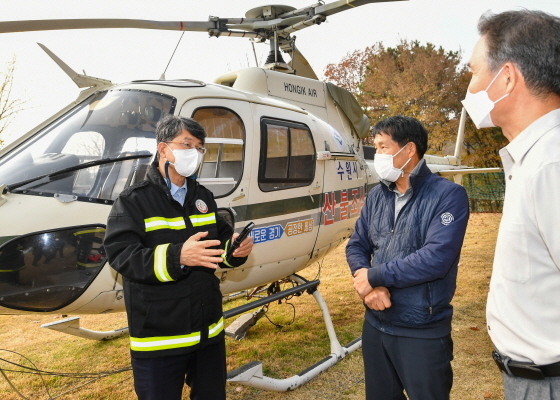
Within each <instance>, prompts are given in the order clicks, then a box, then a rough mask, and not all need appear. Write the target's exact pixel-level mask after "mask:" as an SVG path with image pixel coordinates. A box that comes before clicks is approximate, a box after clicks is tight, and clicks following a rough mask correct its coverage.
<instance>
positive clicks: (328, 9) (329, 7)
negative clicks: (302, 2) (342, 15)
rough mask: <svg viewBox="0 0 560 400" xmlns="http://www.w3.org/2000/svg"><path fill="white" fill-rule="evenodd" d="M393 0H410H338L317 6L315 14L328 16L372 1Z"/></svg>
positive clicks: (388, 0)
mask: <svg viewBox="0 0 560 400" xmlns="http://www.w3.org/2000/svg"><path fill="white" fill-rule="evenodd" d="M392 1H408V0H338V1H333V2H332V3H328V4H323V5H321V6H319V7H315V14H322V15H324V16H326V17H328V16H329V15H333V14H337V13H339V12H342V11H346V10H350V9H352V8H355V7H359V6H363V5H364V4H370V3H388V2H392Z"/></svg>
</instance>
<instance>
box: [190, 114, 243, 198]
mask: <svg viewBox="0 0 560 400" xmlns="http://www.w3.org/2000/svg"><path fill="white" fill-rule="evenodd" d="M193 119H195V120H196V121H198V122H199V123H200V124H201V125H202V126H203V127H204V130H205V131H206V134H207V137H206V142H205V145H204V146H205V147H206V149H207V151H206V154H205V155H204V163H203V164H202V170H201V172H200V175H199V181H200V182H201V183H203V184H204V186H206V187H208V189H210V190H211V191H212V192H213V193H214V196H215V197H223V196H226V195H227V194H229V193H231V192H232V191H233V190H234V189H235V188H236V187H237V184H238V183H239V181H240V180H241V174H242V172H243V144H244V140H245V128H244V126H243V121H242V120H241V118H240V117H239V116H238V115H237V114H236V113H234V112H233V111H231V110H229V109H227V108H222V107H205V108H199V109H197V110H196V111H195V112H194V114H193Z"/></svg>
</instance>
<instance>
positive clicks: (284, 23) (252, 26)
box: [227, 15, 306, 31]
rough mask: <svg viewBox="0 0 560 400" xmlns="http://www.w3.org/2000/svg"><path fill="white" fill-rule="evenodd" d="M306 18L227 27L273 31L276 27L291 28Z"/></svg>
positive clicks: (300, 17) (300, 16) (289, 18)
mask: <svg viewBox="0 0 560 400" xmlns="http://www.w3.org/2000/svg"><path fill="white" fill-rule="evenodd" d="M305 18H306V16H305V15H299V16H295V17H288V18H276V19H270V20H267V21H254V22H248V23H242V24H230V23H229V21H228V23H227V27H228V28H231V29H242V30H245V31H256V30H257V29H272V28H273V27H275V26H278V27H281V26H290V25H294V24H297V23H298V22H301V21H303V20H304V19H305Z"/></svg>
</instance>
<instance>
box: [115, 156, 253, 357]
mask: <svg viewBox="0 0 560 400" xmlns="http://www.w3.org/2000/svg"><path fill="white" fill-rule="evenodd" d="M198 232H208V236H206V237H205V238H204V239H203V240H211V239H218V240H220V241H221V243H222V245H221V246H220V247H221V248H224V247H225V246H226V243H227V242H228V241H229V240H230V239H231V236H232V234H233V229H232V227H231V226H230V225H229V224H228V223H227V222H225V221H224V220H223V219H222V218H221V217H219V215H218V213H217V206H216V202H215V201H214V197H213V195H212V193H211V192H210V191H209V190H207V189H206V188H204V187H203V186H200V185H199V184H198V183H197V182H196V181H194V180H192V179H187V196H186V198H185V204H184V205H183V206H181V205H180V204H179V203H178V202H177V201H175V200H174V199H173V197H172V196H171V193H170V192H169V190H168V189H167V186H166V184H165V181H164V180H163V178H162V176H161V174H160V172H159V171H158V169H157V164H156V163H154V164H152V165H151V166H150V169H149V171H148V177H147V179H146V180H145V181H143V182H141V183H139V184H138V185H135V186H133V187H130V188H128V189H126V190H125V191H123V192H122V193H121V195H120V196H119V198H118V199H117V200H116V201H115V204H114V205H113V208H112V209H111V213H110V214H109V218H108V221H107V232H106V235H105V241H104V247H105V250H106V252H107V257H108V259H109V263H110V265H111V267H113V268H114V269H115V270H116V271H117V272H119V273H120V274H122V276H123V287H124V295H125V305H126V310H127V318H128V324H129V331H130V343H131V351H132V354H133V356H134V357H139V358H151V357H161V356H166V355H177V354H183V353H188V352H192V351H195V350H196V349H197V348H198V347H200V346H201V345H204V344H205V343H211V342H215V341H216V340H223V326H224V324H223V312H222V294H221V292H220V285H219V283H220V282H219V279H218V278H217V277H216V275H215V271H214V270H212V269H209V268H205V267H188V266H187V267H185V268H182V267H181V264H180V261H179V259H180V252H181V248H182V246H183V243H184V242H185V241H186V240H187V239H188V238H190V237H191V236H192V235H194V234H196V233H198ZM245 260H246V259H245V258H237V259H234V260H233V261H231V264H233V266H239V265H241V264H243V263H244V262H245ZM224 267H225V266H224Z"/></svg>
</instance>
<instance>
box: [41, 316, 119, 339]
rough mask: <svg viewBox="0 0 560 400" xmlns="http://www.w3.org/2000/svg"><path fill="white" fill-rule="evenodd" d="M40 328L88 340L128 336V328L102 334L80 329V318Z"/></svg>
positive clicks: (67, 319)
mask: <svg viewBox="0 0 560 400" xmlns="http://www.w3.org/2000/svg"><path fill="white" fill-rule="evenodd" d="M41 328H47V329H52V330H53V331H59V332H62V333H66V334H68V335H74V336H78V337H81V338H84V339H90V340H110V339H114V338H117V337H119V336H123V335H126V334H128V327H126V328H121V329H116V330H114V331H104V332H100V331H92V330H89V329H85V328H81V327H80V317H72V318H66V319H62V320H60V321H56V322H51V323H48V324H43V325H41Z"/></svg>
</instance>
